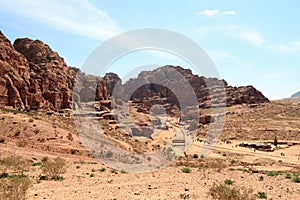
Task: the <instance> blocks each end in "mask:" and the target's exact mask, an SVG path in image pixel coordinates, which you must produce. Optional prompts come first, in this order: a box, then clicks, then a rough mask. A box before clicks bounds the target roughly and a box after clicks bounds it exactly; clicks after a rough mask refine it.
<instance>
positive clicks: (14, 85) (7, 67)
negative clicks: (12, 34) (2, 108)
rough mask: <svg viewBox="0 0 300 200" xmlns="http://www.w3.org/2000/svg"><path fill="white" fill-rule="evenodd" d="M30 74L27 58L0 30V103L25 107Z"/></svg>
mask: <svg viewBox="0 0 300 200" xmlns="http://www.w3.org/2000/svg"><path fill="white" fill-rule="evenodd" d="M29 75H30V68H29V64H28V62H27V60H26V58H25V57H24V56H23V55H22V54H20V53H19V52H17V51H16V50H15V49H14V47H13V46H12V45H11V43H10V41H9V40H8V39H7V38H6V37H5V36H4V35H3V34H2V32H0V105H9V106H13V107H18V108H25V104H24V103H25V101H26V98H25V97H26V96H27V95H28V87H29Z"/></svg>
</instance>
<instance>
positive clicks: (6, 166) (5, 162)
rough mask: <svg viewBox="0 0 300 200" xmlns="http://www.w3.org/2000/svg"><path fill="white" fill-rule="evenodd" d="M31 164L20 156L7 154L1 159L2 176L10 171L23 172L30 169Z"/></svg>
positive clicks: (0, 170) (0, 169) (0, 175)
mask: <svg viewBox="0 0 300 200" xmlns="http://www.w3.org/2000/svg"><path fill="white" fill-rule="evenodd" d="M28 167H29V165H28V163H27V162H25V161H24V160H23V159H22V158H21V157H19V156H15V155H12V156H7V157H5V158H3V159H2V160H0V173H1V174H0V177H2V176H3V175H4V174H5V173H7V172H8V171H10V173H18V172H19V173H20V172H21V173H22V174H23V172H24V171H26V170H27V169H28Z"/></svg>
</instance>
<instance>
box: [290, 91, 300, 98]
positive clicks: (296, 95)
mask: <svg viewBox="0 0 300 200" xmlns="http://www.w3.org/2000/svg"><path fill="white" fill-rule="evenodd" d="M291 97H300V91H299V92H296V93H295V94H293V95H292V96H291Z"/></svg>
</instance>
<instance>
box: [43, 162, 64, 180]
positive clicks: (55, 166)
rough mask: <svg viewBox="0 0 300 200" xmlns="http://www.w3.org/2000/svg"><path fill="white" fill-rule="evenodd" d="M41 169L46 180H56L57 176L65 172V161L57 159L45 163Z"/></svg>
mask: <svg viewBox="0 0 300 200" xmlns="http://www.w3.org/2000/svg"><path fill="white" fill-rule="evenodd" d="M41 169H42V172H43V174H45V175H46V177H47V179H50V180H51V179H57V178H58V177H59V175H61V174H63V173H65V172H66V161H65V160H64V159H62V158H59V157H57V158H55V159H54V160H53V161H46V162H45V163H44V164H43V166H42V168H41Z"/></svg>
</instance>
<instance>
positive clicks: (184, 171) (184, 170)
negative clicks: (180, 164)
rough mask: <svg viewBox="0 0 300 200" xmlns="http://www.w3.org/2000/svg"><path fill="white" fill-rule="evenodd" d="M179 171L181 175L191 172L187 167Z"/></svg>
mask: <svg viewBox="0 0 300 200" xmlns="http://www.w3.org/2000/svg"><path fill="white" fill-rule="evenodd" d="M181 171H182V172H183V173H187V174H189V173H191V172H192V170H191V169H190V168H189V167H184V168H182V169H181Z"/></svg>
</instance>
